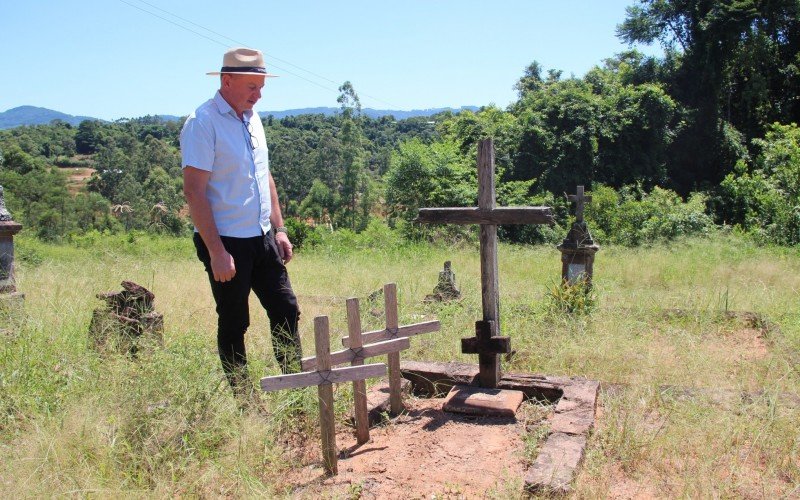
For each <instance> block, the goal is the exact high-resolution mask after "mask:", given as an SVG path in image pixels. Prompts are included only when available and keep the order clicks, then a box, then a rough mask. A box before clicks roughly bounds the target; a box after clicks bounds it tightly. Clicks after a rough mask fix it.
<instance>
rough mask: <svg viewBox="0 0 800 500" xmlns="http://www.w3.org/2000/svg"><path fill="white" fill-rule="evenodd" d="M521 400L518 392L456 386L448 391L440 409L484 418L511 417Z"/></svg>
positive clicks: (522, 395) (520, 394)
mask: <svg viewBox="0 0 800 500" xmlns="http://www.w3.org/2000/svg"><path fill="white" fill-rule="evenodd" d="M523 398H524V394H522V393H521V392H520V391H509V390H504V389H485V388H483V387H471V386H465V385H457V386H455V387H453V388H452V389H450V393H449V394H448V395H447V397H446V398H445V400H444V405H443V406H442V409H443V410H444V411H449V412H452V413H464V414H467V415H478V416H484V417H513V416H515V415H516V414H517V409H518V408H519V405H521V404H522V400H523Z"/></svg>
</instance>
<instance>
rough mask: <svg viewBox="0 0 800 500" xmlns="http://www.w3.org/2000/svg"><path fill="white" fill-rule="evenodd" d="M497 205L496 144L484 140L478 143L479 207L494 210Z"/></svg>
mask: <svg viewBox="0 0 800 500" xmlns="http://www.w3.org/2000/svg"><path fill="white" fill-rule="evenodd" d="M495 205H496V204H495V194H494V142H493V141H492V139H482V140H481V141H480V142H478V207H479V208H482V209H484V210H492V209H494V208H495Z"/></svg>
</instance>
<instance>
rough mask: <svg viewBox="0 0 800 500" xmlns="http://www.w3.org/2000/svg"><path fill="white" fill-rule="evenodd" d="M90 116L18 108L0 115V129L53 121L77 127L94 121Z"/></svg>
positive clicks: (34, 107) (30, 107)
mask: <svg viewBox="0 0 800 500" xmlns="http://www.w3.org/2000/svg"><path fill="white" fill-rule="evenodd" d="M96 119H97V118H92V117H91V116H73V115H68V114H66V113H61V112H60V111H53V110H52V109H47V108H37V107H36V106H19V107H17V108H12V109H9V110H8V111H3V112H2V113H0V129H5V128H14V127H19V126H20V125H47V124H48V123H50V122H51V121H53V120H62V121H64V122H66V123H69V124H70V125H75V126H77V125H78V124H80V123H81V122H82V121H83V120H96Z"/></svg>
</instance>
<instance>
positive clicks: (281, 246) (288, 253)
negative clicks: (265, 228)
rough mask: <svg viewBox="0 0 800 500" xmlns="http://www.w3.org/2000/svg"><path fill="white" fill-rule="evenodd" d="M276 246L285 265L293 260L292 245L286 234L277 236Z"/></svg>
mask: <svg viewBox="0 0 800 500" xmlns="http://www.w3.org/2000/svg"><path fill="white" fill-rule="evenodd" d="M275 246H277V247H278V254H279V255H280V257H281V259H283V263H284V264H286V263H288V262H289V261H290V260H292V243H291V242H290V241H289V236H287V234H286V233H282V232H281V233H277V234H275Z"/></svg>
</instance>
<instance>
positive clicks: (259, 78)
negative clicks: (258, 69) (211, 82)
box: [222, 74, 266, 114]
mask: <svg viewBox="0 0 800 500" xmlns="http://www.w3.org/2000/svg"><path fill="white" fill-rule="evenodd" d="M265 79H266V77H264V76H263V75H232V74H224V75H222V96H223V97H224V98H225V100H226V101H228V104H230V105H231V107H232V108H233V109H234V110H236V112H237V113H239V114H241V113H242V112H243V111H247V110H250V109H253V106H255V105H256V103H257V102H258V100H259V99H261V89H262V88H263V87H264V80H265Z"/></svg>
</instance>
